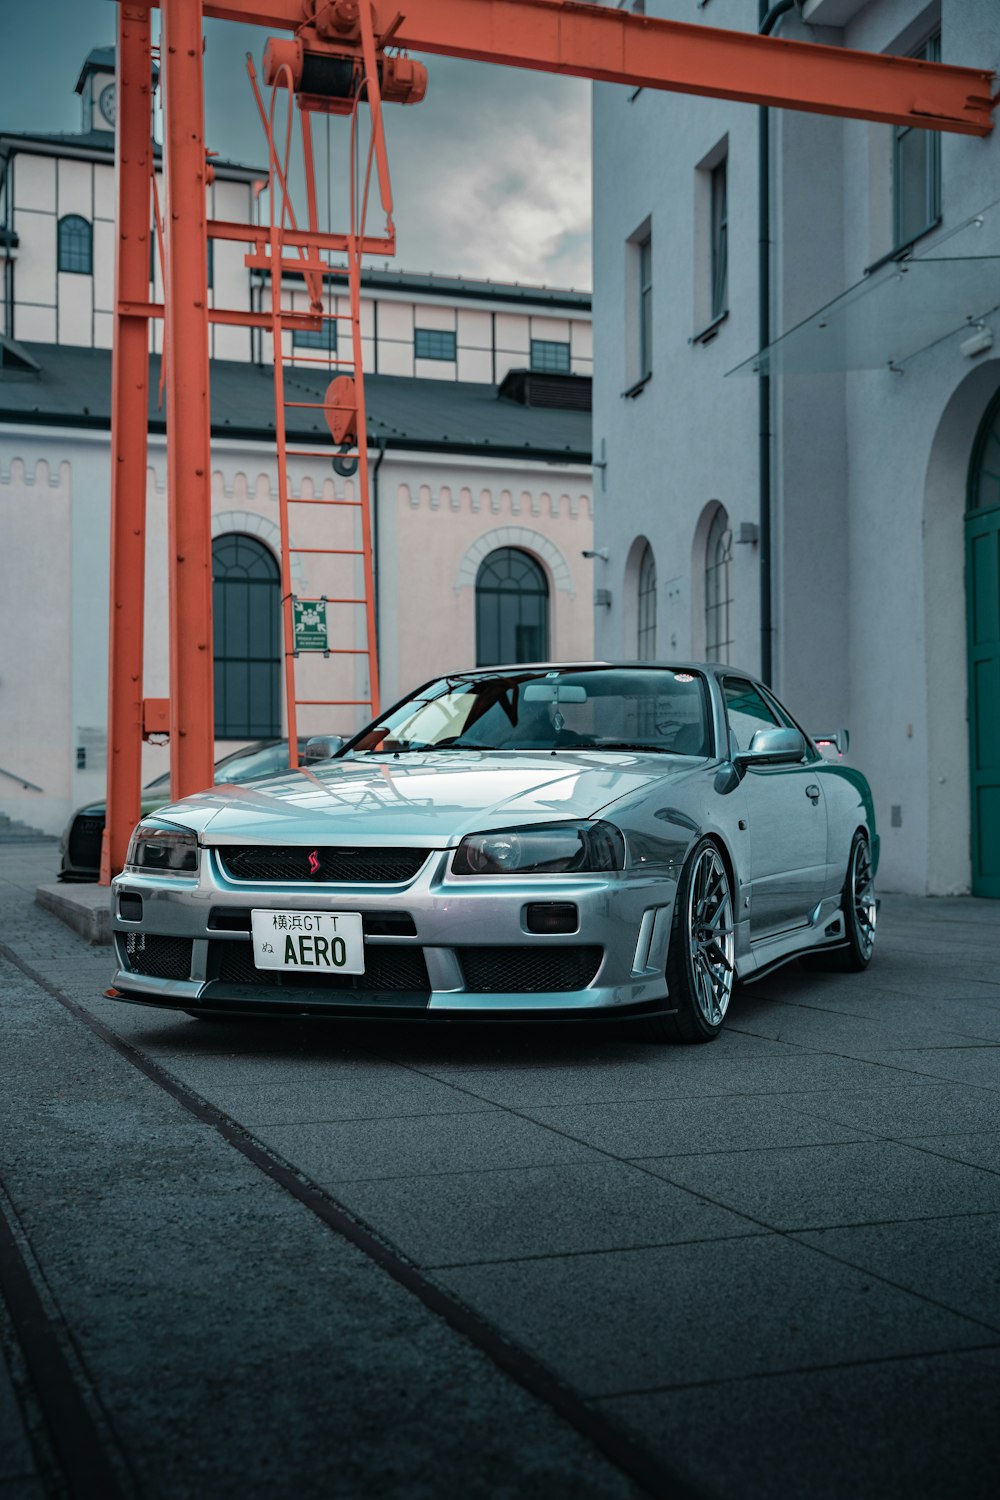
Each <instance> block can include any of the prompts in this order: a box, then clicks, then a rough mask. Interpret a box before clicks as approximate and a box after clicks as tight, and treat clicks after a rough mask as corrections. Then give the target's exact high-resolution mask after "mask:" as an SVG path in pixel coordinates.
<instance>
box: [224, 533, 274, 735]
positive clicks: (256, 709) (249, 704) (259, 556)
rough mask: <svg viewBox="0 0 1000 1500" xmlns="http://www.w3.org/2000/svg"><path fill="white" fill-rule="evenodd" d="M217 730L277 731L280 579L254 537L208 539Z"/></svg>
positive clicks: (238, 732) (271, 559)
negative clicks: (210, 568) (209, 547)
mask: <svg viewBox="0 0 1000 1500" xmlns="http://www.w3.org/2000/svg"><path fill="white" fill-rule="evenodd" d="M212 616H213V628H214V632H215V733H216V737H217V738H218V739H223V740H247V739H269V738H271V737H272V736H274V737H277V736H278V735H280V734H281V584H280V579H279V571H278V564H277V562H276V561H275V559H274V557H273V556H272V554H271V553H270V552H269V551H268V549H267V548H266V547H265V546H264V545H263V544H262V543H261V542H258V541H257V539H256V538H255V537H251V536H240V535H237V534H233V535H227V536H220V537H216V539H215V541H214V542H213V543H212Z"/></svg>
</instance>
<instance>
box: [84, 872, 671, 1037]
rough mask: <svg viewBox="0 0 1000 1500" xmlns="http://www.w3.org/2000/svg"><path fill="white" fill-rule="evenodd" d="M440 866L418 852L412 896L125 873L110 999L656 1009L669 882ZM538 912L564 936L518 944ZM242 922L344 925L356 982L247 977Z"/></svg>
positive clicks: (441, 1011) (570, 1011) (116, 902)
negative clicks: (359, 967) (320, 915)
mask: <svg viewBox="0 0 1000 1500" xmlns="http://www.w3.org/2000/svg"><path fill="white" fill-rule="evenodd" d="M450 859H451V853H450V851H447V850H436V851H429V852H428V858H427V859H426V860H425V862H424V864H423V865H422V867H421V869H420V870H419V872H418V873H417V875H416V876H415V877H414V878H413V879H412V880H409V881H407V882H404V883H400V884H394V885H387V884H380V885H374V884H372V885H367V884H352V885H350V886H347V885H326V884H315V885H314V884H312V883H302V882H285V883H281V884H275V883H270V882H269V883H267V884H263V883H255V882H245V881H237V880H233V879H231V878H230V877H229V876H228V875H227V874H226V872H225V870H224V867H223V865H222V863H221V861H220V859H219V857H218V855H217V853H216V852H215V851H214V850H204V851H203V852H202V858H201V868H200V872H199V875H198V878H197V880H194V879H191V878H184V877H181V876H176V877H169V876H164V875H161V874H155V875H153V874H139V873H135V872H131V871H129V872H126V873H125V874H123V875H120V876H118V877H117V879H116V880H115V881H114V882H113V888H112V897H111V900H112V927H113V942H114V951H115V957H116V969H115V973H114V977H113V980H112V987H113V991H114V993H115V997H116V998H121V999H123V1000H129V1001H135V1002H138V1003H140V1004H147V1005H157V1006H166V1007H170V1008H175V1009H181V1010H186V1011H190V1012H193V1013H204V1014H212V1013H217V1014H221V1013H225V1012H246V1013H254V1014H263V1013H267V1014H274V1015H290V1014H305V1013H317V1014H336V1015H365V1016H376V1015H383V1016H386V1017H388V1016H396V1017H402V1016H404V1015H406V1016H417V1017H419V1016H426V1017H438V1018H441V1019H447V1018H449V1017H451V1018H453V1019H460V1018H461V1019H481V1020H487V1019H497V1020H500V1019H508V1020H511V1019H543V1018H547V1017H554V1018H556V1017H565V1016H568V1015H576V1016H580V1017H586V1016H589V1017H593V1018H597V1017H598V1016H600V1015H606V1016H607V1015H615V1016H624V1015H628V1014H632V1013H643V1014H645V1013H657V1014H659V1013H663V1012H664V1011H668V1010H670V1009H671V1006H670V1002H669V999H668V997H667V987H666V979H665V965H666V950H667V942H668V939H669V934H670V919H671V914H672V905H673V897H674V892H675V885H674V884H673V882H672V881H669V880H666V879H663V878H655V877H652V876H651V875H650V874H648V873H645V872H639V871H635V872H630V871H628V870H626V871H622V872H621V873H615V874H613V875H603V874H602V875H577V876H573V877H570V876H567V877H552V876H534V877H520V878H518V877H509V876H500V877H492V878H481V879H476V878H467V877H462V878H456V877H452V876H450V875H449V874H448V867H449V864H450ZM136 898H140V899H141V903H142V905H141V914H138V907H137V902H136ZM539 902H541V903H547V902H572V903H573V904H574V905H575V906H576V908H577V913H578V922H577V927H576V930H575V931H573V932H560V933H534V932H530V931H528V930H527V926H526V922H527V916H526V911H527V908H528V907H529V906H530V905H532V904H533V903H539ZM251 910H268V911H279V912H280V911H292V912H302V911H321V912H322V911H326V912H331V911H332V912H359V913H360V914H361V916H362V919H363V922H364V927H365V974H364V975H361V976H357V978H351V979H350V980H346V979H345V978H343V977H340V976H338V977H337V980H336V982H335V983H331V982H327V983H324V978H325V976H323V975H315V976H313V975H308V976H307V975H298V974H296V975H292V976H290V977H288V976H285V975H283V974H279V975H275V974H274V973H273V971H272V972H265V971H257V970H256V969H255V966H254V963H253V948H252V941H251V937H250V931H249V926H250V922H249V914H250V912H251ZM123 913H124V914H123ZM512 980H513V982H511V981H512Z"/></svg>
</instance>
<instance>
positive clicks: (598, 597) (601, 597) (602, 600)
mask: <svg viewBox="0 0 1000 1500" xmlns="http://www.w3.org/2000/svg"><path fill="white" fill-rule="evenodd" d="M594 606H595V608H601V607H602V606H603V608H605V609H610V608H611V590H610V589H595V590H594Z"/></svg>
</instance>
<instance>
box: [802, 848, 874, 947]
mask: <svg viewBox="0 0 1000 1500" xmlns="http://www.w3.org/2000/svg"><path fill="white" fill-rule="evenodd" d="M840 900H841V910H842V911H843V913H844V933H845V936H846V938H847V941H846V943H844V944H843V946H842V947H840V948H831V949H830V951H829V952H827V953H822V952H820V953H807V954H806V955H805V957H804V958H803V960H802V962H803V964H804V966H805V968H807V969H812V970H819V971H820V972H825V973H833V974H861V973H863V972H864V970H865V969H867V967H868V965H869V964H870V963H871V961H872V954H873V953H874V951H875V924H876V922H877V920H878V902H877V901H876V900H875V877H874V875H873V873H872V857H871V849H870V848H869V845H868V840H867V838H866V837H865V835H864V834H863V833H862V832H861V830H860V829H858V831H857V832H856V833H855V835H854V837H853V839H852V840H851V853H850V856H849V858H848V861H847V874H846V875H845V876H844V888H843V893H842V895H841V898H840Z"/></svg>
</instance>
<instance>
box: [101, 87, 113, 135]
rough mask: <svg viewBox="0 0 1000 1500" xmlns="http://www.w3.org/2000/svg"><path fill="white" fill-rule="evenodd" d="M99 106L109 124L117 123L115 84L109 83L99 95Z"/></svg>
mask: <svg viewBox="0 0 1000 1500" xmlns="http://www.w3.org/2000/svg"><path fill="white" fill-rule="evenodd" d="M97 106H98V108H99V109H100V111H101V114H102V115H103V116H104V118H105V120H107V122H108V124H109V125H114V123H115V86H114V84H113V83H109V84H107V85H106V86H105V87H104V88H103V89H101V92H100V94H99V95H98V97H97Z"/></svg>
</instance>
